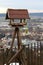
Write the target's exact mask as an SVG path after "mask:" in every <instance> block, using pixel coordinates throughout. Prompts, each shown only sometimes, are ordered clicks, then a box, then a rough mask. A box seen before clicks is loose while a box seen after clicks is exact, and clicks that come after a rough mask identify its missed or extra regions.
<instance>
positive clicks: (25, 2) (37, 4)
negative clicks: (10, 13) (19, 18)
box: [0, 0, 43, 13]
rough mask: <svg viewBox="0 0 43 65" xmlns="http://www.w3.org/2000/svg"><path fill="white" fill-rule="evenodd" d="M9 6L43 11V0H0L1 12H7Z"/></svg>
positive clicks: (31, 10)
mask: <svg viewBox="0 0 43 65" xmlns="http://www.w3.org/2000/svg"><path fill="white" fill-rule="evenodd" d="M8 8H13V9H15V8H16V9H28V11H29V12H43V0H0V13H5V12H6V10H7V9H8Z"/></svg>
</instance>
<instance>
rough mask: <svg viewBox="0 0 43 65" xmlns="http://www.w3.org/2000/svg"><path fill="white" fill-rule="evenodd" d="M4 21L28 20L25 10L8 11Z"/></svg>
mask: <svg viewBox="0 0 43 65" xmlns="http://www.w3.org/2000/svg"><path fill="white" fill-rule="evenodd" d="M6 19H29V13H28V10H27V9H8V10H7V13H6Z"/></svg>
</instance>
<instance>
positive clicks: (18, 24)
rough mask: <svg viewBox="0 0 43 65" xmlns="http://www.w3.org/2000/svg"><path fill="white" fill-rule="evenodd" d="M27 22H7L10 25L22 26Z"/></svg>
mask: <svg viewBox="0 0 43 65" xmlns="http://www.w3.org/2000/svg"><path fill="white" fill-rule="evenodd" d="M26 24H27V23H11V24H9V25H11V26H24V25H26Z"/></svg>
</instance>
